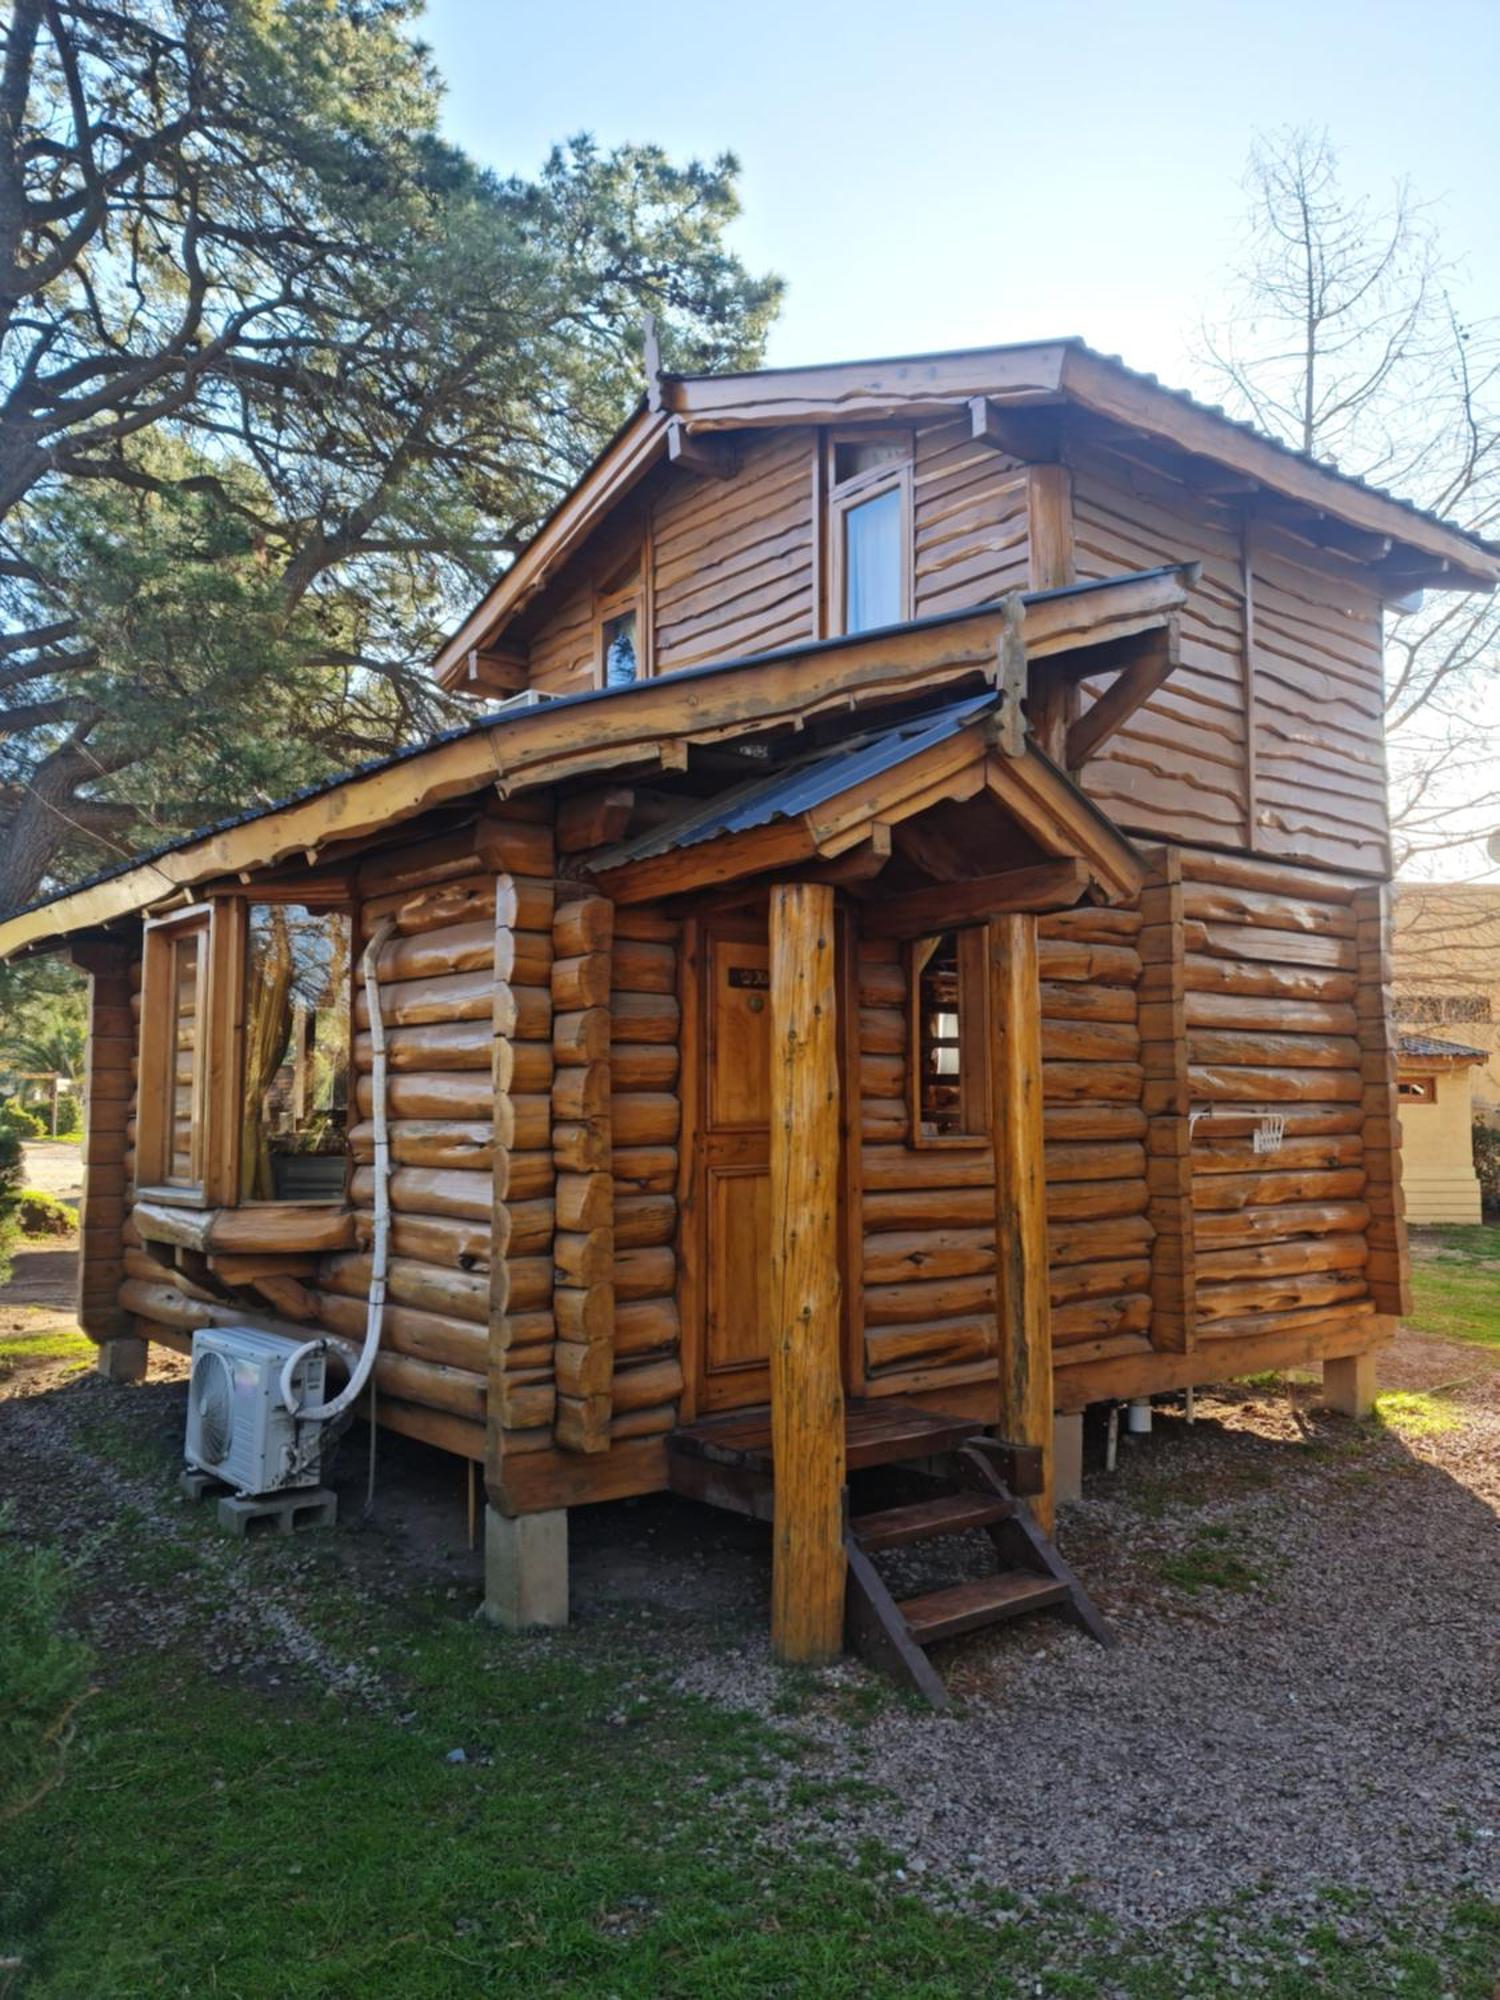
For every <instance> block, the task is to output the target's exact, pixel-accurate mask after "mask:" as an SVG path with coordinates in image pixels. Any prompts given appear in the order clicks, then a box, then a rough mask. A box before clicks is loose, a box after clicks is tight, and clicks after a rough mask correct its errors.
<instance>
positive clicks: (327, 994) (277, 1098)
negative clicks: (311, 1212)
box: [240, 903, 352, 1201]
mask: <svg viewBox="0 0 1500 2000" xmlns="http://www.w3.org/2000/svg"><path fill="white" fill-rule="evenodd" d="M351 950H352V937H351V929H350V923H349V919H348V917H347V916H346V915H345V914H344V913H343V912H342V911H338V910H310V909H307V908H305V907H304V906H303V905H302V904H300V903H253V904H252V905H251V907H250V922H249V934H248V938H247V940H246V966H245V979H246V990H245V1075H244V1092H245V1094H244V1111H243V1122H242V1126H241V1132H240V1198H241V1199H242V1200H245V1201H337V1200H338V1199H339V1198H340V1197H341V1196H342V1194H343V1191H344V1157H345V1150H346V1142H347V1139H348V1131H349V1027H350V1023H349V972H350V955H351Z"/></svg>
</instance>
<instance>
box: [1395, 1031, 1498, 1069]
mask: <svg viewBox="0 0 1500 2000" xmlns="http://www.w3.org/2000/svg"><path fill="white" fill-rule="evenodd" d="M1400 1054H1401V1056H1402V1057H1403V1059H1404V1058H1407V1057H1414V1058H1416V1059H1417V1060H1418V1061H1424V1060H1425V1061H1439V1062H1451V1063H1454V1064H1462V1063H1471V1062H1476V1063H1482V1062H1488V1061H1489V1059H1490V1053H1489V1050H1488V1049H1474V1048H1470V1046H1469V1044H1468V1043H1467V1042H1445V1041H1444V1040H1443V1038H1442V1037H1441V1036H1440V1035H1412V1034H1407V1033H1405V1032H1403V1033H1402V1035H1401V1039H1400Z"/></svg>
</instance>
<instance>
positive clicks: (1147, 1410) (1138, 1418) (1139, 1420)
mask: <svg viewBox="0 0 1500 2000" xmlns="http://www.w3.org/2000/svg"><path fill="white" fill-rule="evenodd" d="M1125 1421H1126V1425H1127V1427H1128V1429H1129V1431H1130V1435H1131V1436H1132V1437H1149V1436H1150V1435H1151V1398H1150V1397H1149V1396H1132V1397H1131V1399H1130V1407H1129V1409H1128V1410H1127V1411H1126V1413H1125Z"/></svg>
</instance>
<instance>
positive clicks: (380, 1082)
mask: <svg viewBox="0 0 1500 2000" xmlns="http://www.w3.org/2000/svg"><path fill="white" fill-rule="evenodd" d="M395 928H396V921H395V919H394V917H384V918H382V919H381V921H380V923H379V924H377V925H376V927H375V935H374V936H373V937H372V938H371V939H370V942H369V943H368V944H367V945H366V946H365V949H364V953H363V955H362V957H361V958H360V962H359V966H360V973H361V976H362V977H363V979H364V983H365V1000H366V1002H367V1003H368V1005H369V1009H370V1052H371V1065H370V1091H371V1095H372V1097H373V1100H374V1103H373V1107H372V1115H373V1118H374V1122H375V1236H374V1240H373V1242H372V1243H371V1246H370V1303H369V1310H368V1313H367V1315H366V1318H365V1344H364V1346H363V1347H362V1348H361V1349H360V1355H359V1360H358V1361H357V1362H356V1363H355V1364H354V1370H353V1373H352V1374H351V1375H350V1377H349V1380H348V1381H347V1382H346V1383H345V1384H344V1386H343V1388H342V1389H341V1390H340V1391H339V1393H338V1395H336V1396H335V1397H334V1398H333V1400H332V1401H331V1402H328V1403H315V1404H313V1405H312V1406H311V1407H310V1408H309V1407H307V1406H305V1405H299V1404H298V1401H297V1394H298V1392H297V1385H296V1384H295V1382H294V1381H293V1380H292V1377H293V1376H294V1375H295V1374H296V1372H297V1365H298V1363H299V1362H300V1361H302V1360H303V1359H304V1357H305V1356H307V1355H309V1354H326V1353H327V1351H328V1349H329V1347H330V1346H332V1345H334V1343H333V1342H331V1341H330V1340H328V1339H327V1337H326V1336H325V1337H324V1338H323V1339H321V1340H307V1341H304V1342H303V1343H302V1345H301V1346H300V1347H295V1348H293V1350H292V1352H291V1353H290V1354H289V1355H288V1356H287V1359H286V1365H285V1366H284V1367H283V1369H282V1371H281V1400H282V1402H283V1403H285V1405H286V1407H287V1408H288V1409H289V1410H290V1411H291V1413H292V1415H293V1416H294V1417H296V1418H297V1419H298V1420H299V1421H300V1422H304V1423H318V1422H321V1423H330V1422H332V1420H333V1419H334V1418H335V1417H341V1416H342V1415H343V1414H344V1412H345V1410H347V1409H350V1408H351V1407H352V1406H353V1404H354V1403H355V1401H356V1400H357V1399H358V1397H359V1396H360V1395H361V1394H362V1393H363V1390H364V1387H365V1384H366V1383H367V1382H368V1381H369V1379H370V1376H371V1373H372V1371H373V1370H374V1367H375V1359H376V1356H377V1355H378V1354H379V1352H380V1333H381V1327H382V1324H383V1322H384V1319H385V1278H386V1269H387V1266H388V1265H389V1263H390V1254H391V1249H390V1246H391V1145H390V1133H389V1130H388V1127H387V1123H386V1103H385V1021H384V1019H383V1017H382V1015H381V1012H380V974H379V971H378V970H377V966H378V961H379V958H380V954H381V951H382V950H383V949H384V946H385V942H386V939H387V938H388V937H389V936H390V935H391V933H392V932H393V931H394V930H395Z"/></svg>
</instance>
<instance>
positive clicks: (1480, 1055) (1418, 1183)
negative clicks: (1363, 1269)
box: [1396, 1033, 1485, 1222]
mask: <svg viewBox="0 0 1500 2000" xmlns="http://www.w3.org/2000/svg"><path fill="white" fill-rule="evenodd" d="M1484 1060H1485V1052H1484V1050H1483V1049H1475V1048H1468V1047H1466V1046H1465V1045H1464V1044H1463V1043H1462V1042H1446V1041H1442V1040H1440V1039H1439V1038H1438V1037H1437V1036H1436V1035H1416V1034H1406V1033H1403V1034H1402V1037H1401V1051H1400V1062H1399V1065H1398V1068H1397V1072H1396V1073H1397V1076H1398V1078H1399V1087H1400V1094H1401V1184H1402V1186H1403V1187H1404V1188H1405V1189H1406V1219H1407V1221H1408V1222H1479V1221H1482V1220H1483V1214H1482V1207H1481V1201H1480V1190H1479V1176H1478V1175H1477V1174H1476V1173H1475V1171H1474V1104H1473V1082H1474V1077H1475V1075H1476V1074H1477V1073H1478V1072H1479V1069H1480V1066H1481V1065H1482V1064H1483V1062H1484Z"/></svg>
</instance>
